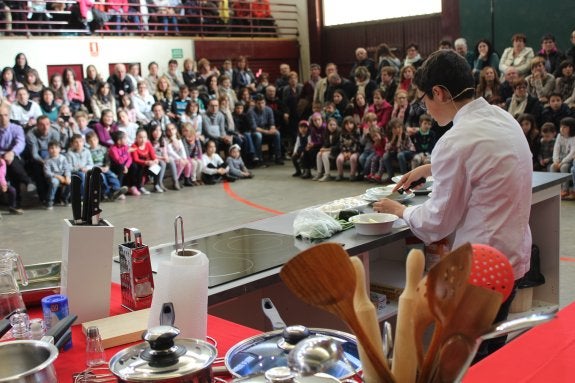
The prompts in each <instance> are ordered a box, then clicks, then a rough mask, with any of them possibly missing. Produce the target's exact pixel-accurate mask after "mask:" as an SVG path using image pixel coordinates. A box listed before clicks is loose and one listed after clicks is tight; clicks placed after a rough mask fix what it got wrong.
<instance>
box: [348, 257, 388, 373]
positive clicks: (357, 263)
mask: <svg viewBox="0 0 575 383" xmlns="http://www.w3.org/2000/svg"><path fill="white" fill-rule="evenodd" d="M350 261H351V263H352V265H353V268H354V270H355V278H356V280H355V293H354V296H353V307H354V308H355V313H356V315H357V317H358V318H359V322H360V324H361V326H362V327H363V331H365V333H366V334H367V336H368V337H369V338H370V339H371V340H372V341H373V344H374V346H375V347H376V349H379V350H383V341H382V339H381V331H380V328H379V321H378V319H377V310H376V309H375V306H374V304H373V303H372V302H371V300H370V299H369V295H368V294H367V290H366V286H365V269H364V267H363V263H362V262H361V259H359V258H358V257H351V258H350ZM358 349H359V358H360V359H361V360H362V364H361V367H362V369H363V376H362V377H363V380H364V382H366V383H378V382H379V380H378V375H379V374H378V373H377V370H376V369H375V367H374V366H373V363H371V361H370V360H369V358H368V357H367V355H366V353H365V350H364V347H363V345H362V344H361V342H359V341H358ZM384 355H385V354H384ZM383 361H384V363H385V365H386V366H387V368H389V365H388V364H387V359H386V358H384V359H383Z"/></svg>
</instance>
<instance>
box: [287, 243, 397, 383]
mask: <svg viewBox="0 0 575 383" xmlns="http://www.w3.org/2000/svg"><path fill="white" fill-rule="evenodd" d="M280 277H281V279H282V280H283V281H284V283H285V284H286V285H287V286H288V288H289V289H290V290H291V291H292V292H293V293H294V294H295V295H296V296H298V297H299V298H300V299H301V300H303V301H304V302H306V303H308V304H310V305H312V306H316V307H319V308H322V309H324V310H326V311H329V312H331V313H333V314H335V315H337V316H338V317H339V318H341V319H342V320H343V321H344V322H345V323H346V324H347V325H348V326H349V328H350V329H351V330H352V331H353V332H354V334H355V336H356V337H357V340H358V343H359V344H361V345H362V346H363V348H364V351H365V353H366V355H367V357H368V359H369V361H370V362H371V363H372V364H373V366H374V367H375V370H376V371H377V372H378V374H379V379H378V381H379V382H382V383H387V382H394V379H393V376H392V375H391V372H390V371H389V368H388V367H387V364H386V362H385V356H384V355H383V350H382V349H381V348H380V349H378V348H377V347H376V346H375V345H374V343H373V341H372V340H371V339H370V338H369V336H368V334H366V332H365V331H364V329H363V326H362V325H361V323H360V321H359V318H358V316H357V313H356V312H355V308H354V304H353V296H354V292H355V286H356V276H355V270H354V267H353V264H352V263H351V261H350V260H349V255H348V254H347V252H346V251H345V250H344V249H342V247H341V245H339V244H335V243H322V244H319V245H316V246H314V247H311V248H309V249H307V250H305V251H303V252H301V253H299V254H298V255H296V256H295V257H294V258H292V259H291V260H290V261H288V262H287V263H286V264H285V265H284V266H283V267H282V270H281V272H280Z"/></svg>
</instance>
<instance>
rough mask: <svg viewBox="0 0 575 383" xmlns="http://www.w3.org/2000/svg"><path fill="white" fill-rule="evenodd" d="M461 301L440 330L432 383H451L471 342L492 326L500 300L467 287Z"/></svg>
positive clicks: (498, 296) (496, 294) (495, 294)
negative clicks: (441, 330) (439, 341)
mask: <svg viewBox="0 0 575 383" xmlns="http://www.w3.org/2000/svg"><path fill="white" fill-rule="evenodd" d="M464 289H465V292H464V294H463V298H462V299H461V301H460V302H459V305H458V306H457V307H456V308H455V309H454V310H453V313H452V314H451V316H450V318H449V319H448V321H447V323H445V324H444V326H443V333H442V334H441V346H440V349H439V355H438V358H437V365H436V366H434V367H433V370H434V371H433V372H432V375H433V376H434V379H432V381H434V382H453V381H454V380H455V378H456V377H457V375H458V373H459V371H460V370H461V368H462V367H463V365H464V364H465V361H466V360H467V357H468V356H469V354H470V353H471V352H472V351H473V345H474V342H475V339H477V338H478V337H479V336H480V335H482V334H484V333H485V332H486V331H487V330H488V329H489V328H490V327H491V325H492V323H493V321H494V320H495V317H496V316H497V312H498V311H499V307H501V301H502V298H503V296H502V295H501V294H500V293H499V292H496V291H492V290H489V289H486V288H484V287H478V286H474V285H471V284H469V283H467V285H466V286H465V288H464Z"/></svg>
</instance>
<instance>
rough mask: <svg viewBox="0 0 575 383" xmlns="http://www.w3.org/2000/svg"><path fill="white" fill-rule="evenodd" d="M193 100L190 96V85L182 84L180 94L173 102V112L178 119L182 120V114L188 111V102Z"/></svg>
mask: <svg viewBox="0 0 575 383" xmlns="http://www.w3.org/2000/svg"><path fill="white" fill-rule="evenodd" d="M191 100H192V99H191V98H190V90H189V89H188V86H187V85H185V84H183V85H180V88H179V92H178V95H177V96H176V97H175V98H174V101H173V102H172V113H174V115H175V116H176V118H177V119H178V120H180V119H181V116H182V115H183V114H184V113H185V112H186V108H187V106H188V103H189V102H190V101H191Z"/></svg>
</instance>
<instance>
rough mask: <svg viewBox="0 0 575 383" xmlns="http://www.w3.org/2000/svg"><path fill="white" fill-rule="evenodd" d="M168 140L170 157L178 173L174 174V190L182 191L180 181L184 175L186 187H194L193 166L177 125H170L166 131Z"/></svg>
mask: <svg viewBox="0 0 575 383" xmlns="http://www.w3.org/2000/svg"><path fill="white" fill-rule="evenodd" d="M166 139H167V141H168V145H167V146H168V156H169V157H170V161H171V162H172V163H174V164H175V167H176V172H175V174H173V178H174V189H175V190H180V189H181V186H180V182H179V179H180V177H181V176H182V174H183V175H184V186H194V183H193V182H192V170H193V164H192V162H191V161H190V160H189V159H188V155H187V154H186V148H185V147H184V143H183V142H182V140H181V138H180V134H179V133H178V128H176V125H175V124H169V125H168V127H167V129H166Z"/></svg>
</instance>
